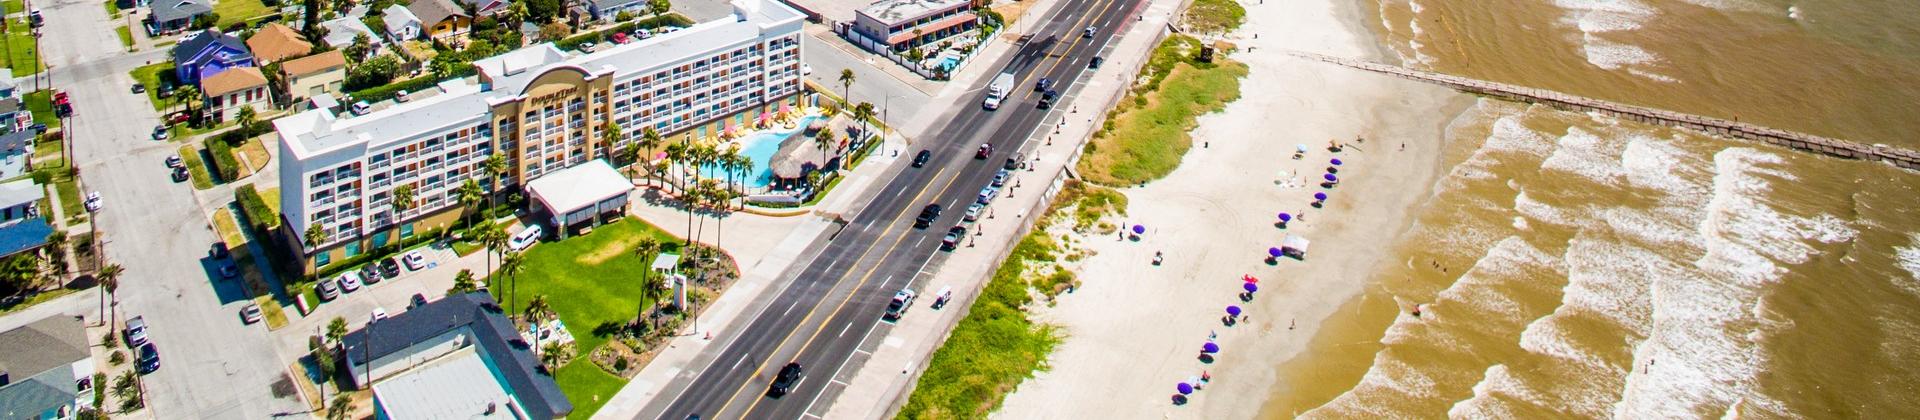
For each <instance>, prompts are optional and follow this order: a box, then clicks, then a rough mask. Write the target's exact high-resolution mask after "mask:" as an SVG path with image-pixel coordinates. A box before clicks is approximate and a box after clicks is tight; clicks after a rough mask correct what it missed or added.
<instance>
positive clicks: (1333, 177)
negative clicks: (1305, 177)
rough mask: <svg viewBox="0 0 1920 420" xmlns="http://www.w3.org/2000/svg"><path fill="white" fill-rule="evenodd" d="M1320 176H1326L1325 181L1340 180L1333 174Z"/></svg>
mask: <svg viewBox="0 0 1920 420" xmlns="http://www.w3.org/2000/svg"><path fill="white" fill-rule="evenodd" d="M1321 178H1326V179H1327V182H1336V181H1339V180H1340V178H1339V177H1336V176H1333V174H1327V175H1326V176H1322V177H1321Z"/></svg>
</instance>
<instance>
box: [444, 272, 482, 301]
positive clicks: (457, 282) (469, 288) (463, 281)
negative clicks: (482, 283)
mask: <svg viewBox="0 0 1920 420" xmlns="http://www.w3.org/2000/svg"><path fill="white" fill-rule="evenodd" d="M475 290H480V289H479V287H477V286H476V285H475V284H474V281H473V270H468V269H464V268H463V269H460V272H458V273H454V274H453V288H451V289H447V295H448V296H452V295H457V294H464V293H472V292H473V291H475Z"/></svg>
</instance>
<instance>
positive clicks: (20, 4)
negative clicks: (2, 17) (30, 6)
mask: <svg viewBox="0 0 1920 420" xmlns="http://www.w3.org/2000/svg"><path fill="white" fill-rule="evenodd" d="M26 3H27V2H26V1H24V0H6V1H3V2H0V6H6V8H7V14H14V13H20V12H25V11H27V5H26Z"/></svg>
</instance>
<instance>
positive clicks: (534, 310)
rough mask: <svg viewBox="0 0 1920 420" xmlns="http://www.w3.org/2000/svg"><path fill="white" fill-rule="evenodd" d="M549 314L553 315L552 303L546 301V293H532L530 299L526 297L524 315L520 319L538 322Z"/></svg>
mask: <svg viewBox="0 0 1920 420" xmlns="http://www.w3.org/2000/svg"><path fill="white" fill-rule="evenodd" d="M551 316H553V304H552V303H549V302H547V295H533V298H532V299H527V312H526V315H524V316H522V317H521V318H520V319H521V320H522V321H527V322H540V321H545V320H547V318H548V317H551Z"/></svg>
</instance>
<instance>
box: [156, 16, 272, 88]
mask: <svg viewBox="0 0 1920 420" xmlns="http://www.w3.org/2000/svg"><path fill="white" fill-rule="evenodd" d="M235 67H253V53H251V52H248V50H247V43H246V42H245V41H241V40H240V37H237V36H233V35H227V34H224V33H220V31H216V30H212V29H208V30H206V31H202V32H200V33H197V34H191V35H188V36H187V37H186V39H182V40H180V43H179V44H178V45H175V46H174V47H173V75H174V76H175V77H177V78H179V79H180V83H182V84H188V85H195V86H198V85H200V79H204V78H207V77H209V76H213V75H215V74H220V72H223V71H227V69H231V68H235Z"/></svg>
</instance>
